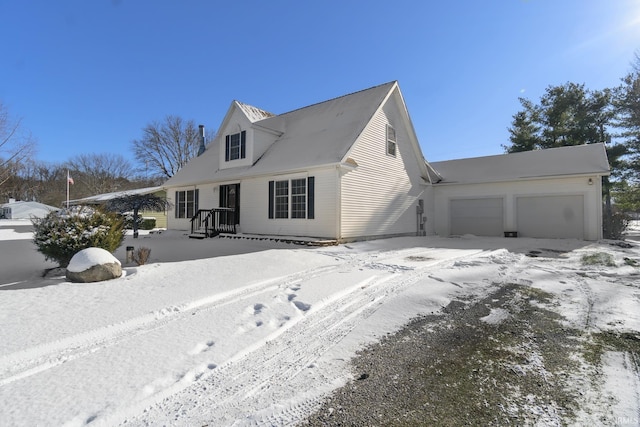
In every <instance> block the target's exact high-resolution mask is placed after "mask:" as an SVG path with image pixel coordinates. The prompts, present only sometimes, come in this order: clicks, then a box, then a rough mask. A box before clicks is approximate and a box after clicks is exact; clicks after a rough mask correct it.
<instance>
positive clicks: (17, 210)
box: [0, 201, 59, 219]
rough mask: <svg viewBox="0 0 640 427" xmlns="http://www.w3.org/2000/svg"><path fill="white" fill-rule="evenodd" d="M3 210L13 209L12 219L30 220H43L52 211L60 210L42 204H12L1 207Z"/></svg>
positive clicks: (20, 202) (19, 202)
mask: <svg viewBox="0 0 640 427" xmlns="http://www.w3.org/2000/svg"><path fill="white" fill-rule="evenodd" d="M2 208H9V209H11V218H12V219H29V218H31V217H37V218H43V217H45V216H47V214H48V213H49V212H51V211H57V210H59V209H58V208H56V207H53V206H49V205H45V204H44V203H40V202H22V201H18V202H11V203H4V204H2V205H0V210H2Z"/></svg>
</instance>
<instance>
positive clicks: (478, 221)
mask: <svg viewBox="0 0 640 427" xmlns="http://www.w3.org/2000/svg"><path fill="white" fill-rule="evenodd" d="M449 212H450V215H451V219H450V222H451V224H450V227H451V234H453V235H463V234H474V235H476V236H502V233H503V230H504V201H503V199H502V198H501V197H493V198H489V197H487V198H479V199H452V200H451V202H450V207H449Z"/></svg>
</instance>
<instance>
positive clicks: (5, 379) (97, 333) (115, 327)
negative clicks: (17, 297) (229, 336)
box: [0, 264, 340, 387]
mask: <svg viewBox="0 0 640 427" xmlns="http://www.w3.org/2000/svg"><path fill="white" fill-rule="evenodd" d="M339 267H340V264H338V265H329V266H321V267H316V268H312V269H309V270H303V271H300V272H297V273H292V274H289V275H286V276H281V277H276V278H272V279H267V280H265V281H262V282H258V283H254V284H251V285H248V286H245V287H242V288H240V289H234V290H231V291H227V292H222V293H219V294H212V295H210V296H208V297H204V298H199V299H195V300H192V301H190V302H187V303H184V304H181V305H180V306H168V307H164V308H162V309H160V310H155V311H153V312H150V313H147V314H144V315H142V316H138V317H135V318H133V319H130V320H127V321H124V322H122V323H118V324H111V325H107V326H104V327H101V328H98V329H93V330H90V331H87V332H83V333H80V334H76V335H73V336H70V337H67V338H63V339H61V340H57V341H54V342H50V343H46V344H42V345H38V346H35V347H31V348H28V349H25V350H21V351H17V352H15V353H11V354H8V355H5V356H2V357H0V387H1V386H4V385H6V384H10V383H12V382H14V381H18V380H20V379H23V378H26V377H29V376H31V375H35V374H38V373H40V372H43V371H46V370H47V369H51V368H53V367H55V366H58V365H61V364H62V363H65V362H68V361H70V360H74V359H77V358H80V357H83V356H85V355H88V354H91V353H94V352H96V351H101V350H104V349H106V348H108V347H111V346H113V345H115V344H117V343H119V342H121V341H122V340H125V339H128V338H130V337H133V336H136V335H140V334H144V333H147V332H150V331H153V330H156V329H158V328H162V327H164V326H166V325H168V324H170V323H172V322H175V321H177V320H180V319H182V318H184V317H186V316H192V315H194V314H196V313H198V312H202V311H208V310H212V309H215V308H218V307H222V306H225V305H228V304H232V303H236V302H239V301H242V300H244V299H248V298H253V297H254V296H255V295H257V294H260V293H263V292H265V291H268V290H270V289H278V288H279V287H287V286H288V285H289V284H290V283H296V282H299V281H300V279H301V278H309V277H315V276H317V275H320V274H326V273H327V272H331V271H335V270H337V269H338V268H339Z"/></svg>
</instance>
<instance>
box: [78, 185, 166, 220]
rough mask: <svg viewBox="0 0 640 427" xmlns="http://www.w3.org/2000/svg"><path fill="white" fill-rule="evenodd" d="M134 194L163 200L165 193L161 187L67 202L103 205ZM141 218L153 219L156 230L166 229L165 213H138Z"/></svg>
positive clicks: (118, 192) (117, 192)
mask: <svg viewBox="0 0 640 427" xmlns="http://www.w3.org/2000/svg"><path fill="white" fill-rule="evenodd" d="M136 194H155V195H156V196H158V197H162V198H165V197H166V191H165V190H164V188H162V187H145V188H137V189H134V190H123V191H115V192H112V193H104V194H97V195H95V196H89V197H84V198H82V199H75V200H69V204H70V205H104V204H106V203H107V202H109V201H110V200H113V199H116V198H118V197H124V196H130V195H136ZM139 215H140V216H141V217H142V218H155V220H156V227H157V228H166V227H167V212H165V211H161V212H156V211H140V212H139Z"/></svg>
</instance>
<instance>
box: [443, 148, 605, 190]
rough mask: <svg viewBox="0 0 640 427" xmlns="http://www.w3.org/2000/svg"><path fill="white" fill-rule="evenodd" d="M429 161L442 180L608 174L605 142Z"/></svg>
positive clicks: (447, 181)
mask: <svg viewBox="0 0 640 427" xmlns="http://www.w3.org/2000/svg"><path fill="white" fill-rule="evenodd" d="M430 164H431V166H432V167H433V168H434V169H435V170H436V171H437V172H438V173H439V174H440V176H441V177H442V180H441V181H440V182H439V183H440V184H470V183H481V182H503V181H513V180H523V179H537V178H550V177H566V176H571V175H574V176H575V175H609V162H608V160H607V153H606V150H605V146H604V144H586V145H574V146H568V147H558V148H549V149H546V150H534V151H524V152H520V153H510V154H502V155H497V156H486V157H474V158H468V159H458V160H447V161H443V162H431V163H430ZM434 183H436V182H435V181H434Z"/></svg>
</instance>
